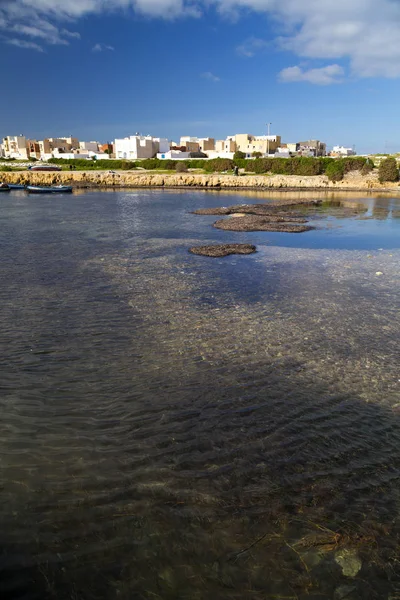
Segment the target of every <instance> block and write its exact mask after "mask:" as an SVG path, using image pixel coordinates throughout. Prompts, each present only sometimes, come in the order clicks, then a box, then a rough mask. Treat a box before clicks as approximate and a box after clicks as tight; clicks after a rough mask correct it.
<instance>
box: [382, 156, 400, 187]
mask: <svg viewBox="0 0 400 600" xmlns="http://www.w3.org/2000/svg"><path fill="white" fill-rule="evenodd" d="M379 181H380V182H381V183H384V182H385V181H399V168H398V166H397V162H396V159H395V158H386V159H385V160H382V161H381V164H380V165H379Z"/></svg>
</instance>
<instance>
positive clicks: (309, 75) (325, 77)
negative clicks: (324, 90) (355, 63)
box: [279, 65, 344, 85]
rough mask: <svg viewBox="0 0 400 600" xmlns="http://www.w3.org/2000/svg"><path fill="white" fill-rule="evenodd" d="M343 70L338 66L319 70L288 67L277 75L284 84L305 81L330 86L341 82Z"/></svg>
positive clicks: (329, 66)
mask: <svg viewBox="0 0 400 600" xmlns="http://www.w3.org/2000/svg"><path fill="white" fill-rule="evenodd" d="M343 76H344V69H343V68H342V67H341V66H339V65H328V66H327V67H321V68H319V69H306V70H303V69H302V68H301V67H288V68H287V69H283V70H282V71H281V72H280V73H279V80H280V81H282V82H284V83H289V82H293V81H307V82H308V83H314V84H316V85H330V84H332V83H340V82H341V81H343Z"/></svg>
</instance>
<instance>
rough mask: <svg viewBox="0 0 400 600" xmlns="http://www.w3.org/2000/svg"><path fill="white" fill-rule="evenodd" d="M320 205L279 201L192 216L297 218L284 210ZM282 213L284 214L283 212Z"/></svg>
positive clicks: (201, 211) (209, 210)
mask: <svg viewBox="0 0 400 600" xmlns="http://www.w3.org/2000/svg"><path fill="white" fill-rule="evenodd" d="M320 203H321V200H296V201H293V200H280V202H279V204H234V205H233V206H219V207H217V208H199V209H198V210H195V211H193V214H194V215H232V214H234V213H242V214H246V215H258V216H276V215H279V216H282V217H288V216H292V217H297V215H295V214H294V213H291V212H288V211H287V210H285V211H284V209H287V208H292V207H295V206H298V205H299V204H302V205H305V206H316V205H318V204H320ZM283 211H284V212H283Z"/></svg>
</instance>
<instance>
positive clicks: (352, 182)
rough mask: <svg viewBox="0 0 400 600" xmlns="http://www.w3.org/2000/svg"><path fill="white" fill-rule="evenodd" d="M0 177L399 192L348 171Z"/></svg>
mask: <svg viewBox="0 0 400 600" xmlns="http://www.w3.org/2000/svg"><path fill="white" fill-rule="evenodd" d="M0 180H2V181H4V182H7V183H14V184H24V185H60V184H63V185H67V184H68V185H73V186H74V187H76V188H77V189H79V188H92V187H93V188H95V187H102V188H103V187H104V188H129V187H131V188H153V187H156V188H171V189H173V188H198V189H217V190H218V189H232V190H234V189H241V190H245V189H253V190H254V189H258V190H281V191H293V190H309V191H312V190H319V191H321V190H329V191H333V190H340V191H369V192H377V191H379V192H384V191H388V192H400V186H399V184H398V183H384V184H381V183H379V181H378V178H377V174H376V173H372V174H370V175H369V176H366V177H364V176H362V175H361V174H359V173H349V174H348V175H346V176H345V178H344V179H343V181H339V182H332V181H329V180H328V178H327V177H326V176H325V175H315V176H309V177H303V176H299V175H241V176H239V177H235V176H233V175H225V174H217V173H216V174H210V175H205V174H198V173H175V172H173V173H153V172H151V171H118V172H115V173H110V172H108V171H107V172H106V171H75V172H69V171H60V172H52V171H48V172H44V171H43V172H38V171H36V172H31V171H14V172H10V173H4V174H2V176H0Z"/></svg>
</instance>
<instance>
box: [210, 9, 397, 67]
mask: <svg viewBox="0 0 400 600" xmlns="http://www.w3.org/2000/svg"><path fill="white" fill-rule="evenodd" d="M216 2H217V5H218V6H219V9H220V10H221V11H223V12H229V11H232V10H236V11H239V13H240V11H241V10H242V9H247V10H249V9H250V10H253V11H257V12H261V13H262V12H264V13H265V14H269V15H270V16H272V17H273V18H274V19H276V23H277V29H278V27H280V28H281V32H280V33H281V35H280V36H278V37H277V43H278V47H280V48H282V49H284V50H289V51H291V52H292V53H294V54H296V55H297V56H299V57H304V58H310V59H327V60H332V59H334V60H339V59H345V60H348V61H349V63H350V69H351V72H352V74H353V75H355V76H358V77H400V44H399V42H398V40H399V39H400V2H398V0H379V2H377V1H376V0H216Z"/></svg>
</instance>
